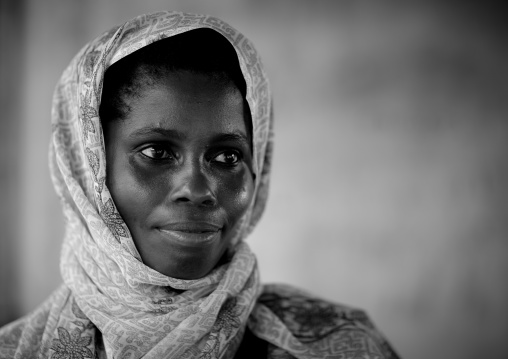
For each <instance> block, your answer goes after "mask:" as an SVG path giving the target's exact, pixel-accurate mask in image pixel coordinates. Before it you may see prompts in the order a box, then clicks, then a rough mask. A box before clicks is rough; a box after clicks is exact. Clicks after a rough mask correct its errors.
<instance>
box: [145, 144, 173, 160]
mask: <svg viewBox="0 0 508 359" xmlns="http://www.w3.org/2000/svg"><path fill="white" fill-rule="evenodd" d="M141 153H142V154H144V155H145V156H146V157H149V158H151V159H154V160H165V159H169V158H172V157H173V156H172V154H171V153H170V152H168V151H167V150H166V149H165V148H164V147H162V146H150V147H147V148H145V149H143V150H142V151H141Z"/></svg>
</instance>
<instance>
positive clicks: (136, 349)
mask: <svg viewBox="0 0 508 359" xmlns="http://www.w3.org/2000/svg"><path fill="white" fill-rule="evenodd" d="M198 28H209V29H212V30H215V31H217V32H218V33H220V34H222V35H223V36H224V37H225V38H226V39H227V40H229V42H230V43H231V44H232V46H233V48H234V49H235V51H236V54H237V55H238V60H239V64H240V68H241V71H242V73H243V76H244V78H245V82H246V85H247V92H246V100H247V102H248V104H249V107H250V111H251V117H252V128H253V154H254V156H253V157H254V160H253V169H254V173H256V180H255V190H254V198H253V201H252V202H251V205H250V207H249V209H248V210H247V212H246V214H245V215H244V216H243V217H242V218H241V222H240V223H241V226H240V230H239V232H238V235H237V236H236V237H235V240H234V241H233V243H232V245H231V248H229V250H230V253H231V256H230V260H229V261H227V263H225V264H222V265H220V266H218V267H217V268H215V269H213V270H212V271H211V272H210V273H209V274H208V275H206V276H205V277H203V278H200V279H195V280H182V279H175V278H170V277H168V276H166V275H163V274H161V273H159V272H157V271H155V270H153V269H152V268H150V267H148V266H146V265H145V264H143V262H142V259H141V257H140V255H139V253H138V251H137V249H136V247H135V245H134V242H133V240H132V237H131V234H130V232H129V229H128V228H127V226H126V224H125V222H124V221H123V219H122V217H121V216H120V214H119V212H118V210H117V208H116V206H115V203H114V201H113V198H112V197H111V194H110V192H109V190H108V188H107V186H106V181H105V178H106V168H105V166H106V162H105V161H106V160H105V159H106V155H105V146H104V137H103V132H102V127H101V121H100V118H99V105H100V101H101V93H102V86H103V79H104V73H105V71H106V69H107V68H108V67H109V66H111V65H112V64H113V63H115V62H116V61H118V60H120V59H121V58H123V57H125V56H128V55H129V54H131V53H132V52H134V51H136V50H138V49H140V48H142V47H144V46H147V45H149V44H151V43H153V42H156V41H158V40H161V39H164V38H168V37H171V36H174V35H177V34H180V33H183V32H186V31H190V30H193V29H198ZM52 126H53V135H52V141H51V146H50V167H51V175H52V178H53V182H54V185H55V188H56V191H57V193H58V195H59V196H60V198H61V201H62V205H63V208H64V214H65V218H66V234H65V238H64V243H63V249H62V254H61V261H60V262H61V273H62V277H63V281H64V284H63V285H61V286H60V287H59V288H58V289H57V290H56V291H55V292H54V293H53V295H52V296H51V297H50V298H48V300H47V301H46V302H45V303H43V304H42V305H41V306H40V307H39V308H37V309H36V310H35V311H34V312H32V313H31V314H29V315H28V316H26V317H24V318H21V319H19V320H18V321H16V322H13V323H11V324H9V325H8V326H6V327H4V328H1V329H0V357H13V358H36V357H37V358H48V357H51V358H79V359H81V358H95V357H99V358H102V357H104V356H105V355H106V356H107V357H108V358H140V357H143V358H195V357H200V358H232V357H233V356H234V354H235V352H236V351H237V348H238V347H239V345H240V342H241V341H242V337H243V334H244V331H245V329H246V327H247V326H248V328H249V330H250V332H251V333H253V334H254V335H255V336H256V337H257V338H261V339H263V340H264V341H266V342H268V343H269V345H271V346H270V348H272V349H270V350H271V352H270V353H271V354H270V355H272V356H273V357H279V356H280V355H282V354H283V353H284V352H285V353H286V354H285V355H288V353H289V354H291V355H292V356H293V357H296V358H302V359H303V358H352V357H360V356H362V357H370V356H368V354H369V353H371V354H373V356H372V357H376V358H382V357H385V355H386V357H395V356H391V354H390V353H392V352H391V351H390V349H389V346H388V344H387V343H386V342H385V341H384V339H383V338H382V336H381V335H380V334H379V333H378V332H377V331H375V329H374V328H373V327H372V325H371V324H370V322H369V321H368V319H367V317H366V316H365V315H364V314H363V312H360V311H357V310H351V309H348V308H346V307H342V306H336V305H333V304H330V303H327V302H324V301H320V300H318V299H315V298H314V299H312V298H310V297H307V296H305V295H303V294H302V293H301V292H298V291H296V290H294V289H290V288H288V287H285V286H274V285H271V286H264V287H262V286H261V285H260V282H259V275H258V269H257V266H256V259H255V257H254V255H253V254H252V252H251V251H250V249H249V247H248V245H247V244H246V243H245V242H244V241H243V239H244V238H245V237H246V236H247V234H248V233H249V232H250V231H251V230H252V228H253V227H254V226H255V225H256V223H257V222H258V220H259V218H260V216H261V214H262V212H263V209H264V206H265V203H266V199H267V191H268V179H269V173H270V162H271V149H272V132H271V131H272V112H271V95H270V88H269V84H268V81H267V78H266V75H265V72H264V70H263V67H262V64H261V62H260V59H259V56H258V55H257V53H256V51H255V49H254V47H253V45H252V43H251V42H250V41H249V40H248V39H246V38H245V37H244V36H243V35H242V34H240V33H239V32H238V31H236V30H235V29H233V28H232V27H231V26H229V25H228V24H226V23H224V22H223V21H221V20H219V19H217V18H214V17H210V16H205V15H193V14H184V13H177V12H160V13H155V14H151V15H143V16H139V17H136V18H134V19H132V20H130V21H127V22H126V23H125V24H123V25H121V26H119V27H115V28H113V29H112V30H110V31H109V32H107V33H105V34H103V35H101V36H99V37H98V38H97V39H95V40H94V41H92V42H90V43H89V44H87V45H86V46H85V47H84V48H83V49H82V50H81V51H80V52H79V53H78V55H77V56H76V57H75V58H74V59H73V60H72V62H71V63H70V65H69V66H68V68H67V69H66V70H65V72H64V73H63V75H62V77H61V79H60V81H59V83H58V85H57V87H56V90H55V95H54V98H53V109H52ZM260 296H262V297H260ZM382 353H384V355H383V354H382ZM387 353H388V354H387ZM281 357H282V356H281Z"/></svg>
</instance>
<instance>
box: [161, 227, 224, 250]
mask: <svg viewBox="0 0 508 359" xmlns="http://www.w3.org/2000/svg"><path fill="white" fill-rule="evenodd" d="M157 229H158V230H159V231H160V232H161V233H162V234H163V235H164V236H165V237H166V238H168V239H169V240H170V241H171V242H176V243H178V244H181V245H191V246H193V245H199V246H201V245H203V244H208V243H212V242H214V241H215V240H216V239H218V238H220V234H221V230H222V227H221V226H219V225H216V224H212V223H208V222H177V223H169V224H165V225H164V226H160V227H157Z"/></svg>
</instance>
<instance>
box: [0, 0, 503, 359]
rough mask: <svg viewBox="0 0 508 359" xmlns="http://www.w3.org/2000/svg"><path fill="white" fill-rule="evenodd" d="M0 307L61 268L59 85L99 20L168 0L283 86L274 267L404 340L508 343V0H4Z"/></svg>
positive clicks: (434, 352)
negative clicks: (214, 29) (53, 110)
mask: <svg viewBox="0 0 508 359" xmlns="http://www.w3.org/2000/svg"><path fill="white" fill-rule="evenodd" d="M0 4H1V7H0V15H1V17H0V20H1V21H0V30H1V31H0V40H1V42H0V60H1V62H0V75H1V78H0V90H1V92H0V94H1V104H2V111H1V115H0V116H1V117H0V121H1V122H0V123H1V130H0V148H1V153H0V165H1V168H2V169H1V177H0V196H1V197H0V199H1V201H0V226H1V228H2V231H1V234H0V324H2V323H6V322H8V321H10V320H12V319H15V318H16V317H18V316H20V315H23V314H25V313H27V312H28V311H30V310H32V309H34V308H35V307H36V306H37V305H38V304H40V303H41V302H42V301H43V300H44V299H45V298H46V297H47V296H48V295H49V293H50V292H51V291H52V290H53V289H55V288H56V287H57V286H58V284H59V283H60V282H61V279H60V275H59V269H58V261H59V250H60V244H61V241H62V236H63V224H62V222H63V221H62V215H61V210H60V207H59V203H58V200H57V198H56V195H55V194H54V191H53V189H52V185H51V183H50V179H49V172H48V169H47V147H48V141H49V133H50V125H49V122H50V106H51V96H52V91H53V87H54V85H55V83H56V81H57V79H58V77H59V76H60V74H61V72H62V71H63V69H64V67H65V66H66V65H67V64H68V62H69V61H70V60H71V58H72V56H74V54H75V53H76V52H77V51H78V50H79V49H80V48H81V47H82V46H83V45H84V44H85V43H86V42H87V41H89V40H90V39H92V38H93V37H95V36H97V35H98V34H100V33H101V32H103V31H104V30H106V29H108V28H110V27H111V26H112V25H114V24H118V23H121V22H122V21H124V20H127V19H129V18H131V17H133V16H135V15H138V14H141V13H147V12H151V11H156V10H161V9H170V10H180V11H189V12H198V13H208V14H211V15H215V16H217V17H220V18H222V19H224V20H226V21H227V22H229V23H230V24H231V25H233V26H234V27H236V28H238V29H239V30H240V31H242V32H243V33H244V34H246V35H247V36H248V37H249V38H250V39H251V40H253V42H254V43H255V44H256V45H257V48H258V50H259V51H260V53H261V54H262V56H263V59H264V62H265V65H266V69H267V72H268V74H269V77H270V78H271V82H272V87H273V91H274V99H275V114H276V125H275V131H276V149H275V159H274V172H273V178H272V187H271V198H270V202H269V204H268V208H267V211H266V213H265V215H264V217H263V220H262V222H261V224H260V225H259V227H258V228H257V230H256V231H255V232H254V234H253V236H252V237H251V238H250V243H251V246H252V247H253V249H254V251H255V252H256V253H257V254H258V258H259V262H260V269H261V275H262V279H263V280H264V281H265V282H275V281H276V282H286V283H291V284H294V285H297V286H299V287H302V288H305V289H308V290H309V291H312V292H314V293H316V294H318V295H320V296H322V297H325V298H327V299H329V300H333V301H336V302H341V303H344V304H349V305H353V306H358V307H361V308H364V309H366V310H367V311H368V312H369V314H370V315H371V317H372V318H373V320H374V321H375V322H376V323H377V325H378V327H380V328H381V329H382V331H383V332H384V333H385V334H386V336H387V337H388V338H389V339H390V340H391V342H392V343H393V345H394V346H395V348H396V349H397V350H398V351H399V353H400V354H401V355H402V356H403V357H405V358H416V359H423V358H447V359H454V358H462V359H463V358H479V357H487V356H488V357H489V358H499V359H501V358H503V359H505V358H507V357H508V341H507V340H506V338H507V337H508V306H507V305H506V304H507V303H508V281H507V280H506V275H507V274H508V238H507V236H508V191H507V189H506V186H507V184H508V161H507V159H506V157H507V154H508V119H507V115H508V100H507V95H508V69H507V66H506V63H507V60H508V47H507V46H506V43H507V35H508V28H507V22H506V20H505V17H504V15H503V14H504V12H503V11H502V9H503V8H502V7H501V6H499V7H496V6H494V5H492V4H488V3H483V4H480V3H479V2H478V4H476V5H474V4H473V3H470V2H467V1H466V2H464V1H461V2H453V1H452V2H450V1H449V2H446V3H444V2H440V1H426V2H419V3H417V2H397V1H384V2H367V1H360V0H355V1H353V0H348V1H331V0H330V1H321V0H313V1H306V0H275V1H266V0H217V1H204V0H202V1H199V0H166V1H162V0H144V1H135V0H110V1H98V0H95V1H83V0H74V1H70V0H45V1H42V0H24V1H20V0H1V2H0Z"/></svg>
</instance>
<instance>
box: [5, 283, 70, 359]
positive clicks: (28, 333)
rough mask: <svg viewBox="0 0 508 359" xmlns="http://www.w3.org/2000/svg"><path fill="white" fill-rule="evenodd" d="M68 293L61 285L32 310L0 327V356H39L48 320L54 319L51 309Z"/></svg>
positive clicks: (58, 304) (65, 297)
mask: <svg viewBox="0 0 508 359" xmlns="http://www.w3.org/2000/svg"><path fill="white" fill-rule="evenodd" d="M68 294H69V291H68V290H67V288H66V287H65V286H63V285H62V286H60V287H59V288H58V289H57V290H55V291H54V292H53V293H52V294H51V295H50V297H49V298H48V299H46V301H44V303H42V304H41V305H40V306H38V307H37V308H36V309H35V310H34V311H32V312H31V313H29V314H27V315H25V316H23V317H21V318H19V319H17V320H15V321H14V322H11V323H8V324H7V325H5V326H3V327H0V358H14V357H22V358H36V357H39V354H40V352H41V349H42V346H43V334H44V332H46V331H47V326H48V322H52V321H54V320H55V318H52V311H53V309H55V307H58V306H60V305H61V302H62V301H65V300H66V299H67V297H68Z"/></svg>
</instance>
